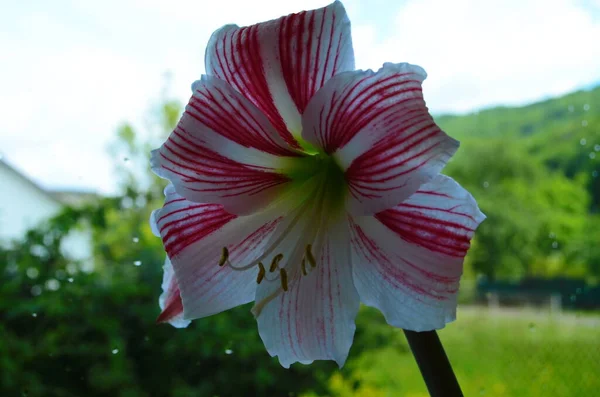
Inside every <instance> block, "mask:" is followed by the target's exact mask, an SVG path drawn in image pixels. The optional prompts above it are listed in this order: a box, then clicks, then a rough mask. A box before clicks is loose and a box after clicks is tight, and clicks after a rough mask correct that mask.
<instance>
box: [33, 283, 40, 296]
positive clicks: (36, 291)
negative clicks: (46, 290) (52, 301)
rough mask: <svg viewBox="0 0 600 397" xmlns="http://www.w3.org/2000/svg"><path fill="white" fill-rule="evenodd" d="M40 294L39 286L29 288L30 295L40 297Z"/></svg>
mask: <svg viewBox="0 0 600 397" xmlns="http://www.w3.org/2000/svg"><path fill="white" fill-rule="evenodd" d="M41 294H42V287H40V286H39V285H34V286H33V287H31V295H33V296H40V295H41Z"/></svg>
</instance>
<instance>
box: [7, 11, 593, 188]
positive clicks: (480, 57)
mask: <svg viewBox="0 0 600 397" xmlns="http://www.w3.org/2000/svg"><path fill="white" fill-rule="evenodd" d="M590 1H591V0H590ZM594 1H597V0H594ZM328 2H329V1H328V0H307V1H304V2H301V3H298V2H287V1H280V0H262V1H261V0H257V1H252V2H249V1H246V0H233V1H231V0H230V1H227V2H204V1H199V0H173V1H163V0H105V1H103V2H83V1H76V0H56V1H53V2H45V1H42V0H38V1H37V2H36V1H35V0H32V1H31V2H15V3H13V5H12V6H11V7H8V8H6V9H5V10H3V14H2V15H0V26H2V29H3V33H4V32H8V33H9V34H3V35H2V36H0V49H1V51H0V64H1V65H2V71H3V73H2V74H0V86H1V87H2V90H0V109H2V114H3V116H4V117H2V118H0V152H2V153H3V154H4V155H6V156H7V158H8V159H9V160H10V161H12V162H14V163H16V164H17V165H18V166H19V167H20V168H22V169H24V170H25V171H26V172H27V173H28V174H30V175H32V176H33V177H35V179H36V180H38V181H41V182H43V183H44V184H45V185H54V186H57V185H60V186H68V185H71V186H83V187H91V188H97V189H100V190H101V191H111V190H113V189H114V183H113V181H112V167H111V165H110V164H111V161H112V160H111V159H109V158H108V155H107V154H106V151H105V147H106V144H107V142H108V141H109V140H110V139H111V137H112V136H113V135H114V130H115V127H116V126H117V125H118V124H119V122H121V121H123V120H130V121H133V122H134V123H135V124H137V125H140V124H141V122H142V119H143V116H144V111H145V109H147V108H148V106H149V105H150V104H151V103H152V102H153V101H155V100H156V99H157V97H158V96H159V93H160V91H161V88H162V84H163V79H162V76H163V74H164V72H165V71H170V72H172V75H173V80H172V87H171V90H170V92H171V93H172V94H173V95H174V96H175V97H176V98H179V99H181V100H182V101H185V100H187V98H188V96H189V93H190V91H189V87H190V83H191V82H192V81H194V80H195V79H197V78H198V77H199V76H200V74H201V73H202V72H203V71H204V68H203V55H204V47H205V45H206V42H207V41H208V38H209V36H210V34H211V33H212V32H213V30H215V29H216V28H218V27H220V26H222V25H224V24H226V23H231V22H235V23H237V24H239V25H247V24H251V23H255V22H259V21H262V20H266V19H269V18H276V17H278V16H280V15H285V14H288V13H290V12H294V11H298V10H299V9H310V8H315V7H319V6H323V5H325V4H327V3H328ZM344 3H345V5H346V8H347V10H348V13H349V15H350V18H351V20H352V23H353V25H352V26H353V33H354V34H353V41H354V45H355V52H356V59H357V66H358V67H361V68H378V67H380V66H381V64H382V63H383V62H386V61H392V62H404V61H408V62H411V63H416V64H420V65H421V66H423V67H425V69H426V70H427V71H428V72H429V76H430V77H429V78H428V80H427V82H426V86H425V87H426V96H427V99H428V103H429V105H430V107H431V108H432V109H433V110H434V111H450V110H456V111H465V110H471V109H474V108H477V107H480V106H486V105H490V104H497V103H522V102H525V101H532V100H536V99H539V98H541V97H544V96H547V95H554V94H561V93H564V92H567V91H570V90H572V89H574V88H576V87H578V86H581V85H583V84H589V83H590V82H593V81H598V80H599V79H600V47H599V46H597V45H596V43H595V41H597V38H598V37H600V19H599V18H598V15H597V14H594V15H593V14H590V13H588V12H586V8H583V7H584V5H585V4H586V3H585V2H584V1H582V2H571V1H568V0H547V1H541V0H530V1H519V0H507V1H499V0H497V1H484V2H481V1H479V2H478V1H469V0H453V1H452V2H447V1H444V0H439V1H434V0H407V1H406V2H404V3H401V4H399V3H397V2H395V1H393V0H389V1H388V0H362V1H361V0H348V1H345V2H344ZM589 7H591V6H589Z"/></svg>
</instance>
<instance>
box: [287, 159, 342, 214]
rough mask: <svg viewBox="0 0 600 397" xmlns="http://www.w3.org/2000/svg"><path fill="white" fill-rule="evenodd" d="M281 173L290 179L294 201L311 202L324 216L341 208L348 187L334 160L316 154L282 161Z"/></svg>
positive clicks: (340, 169)
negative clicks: (318, 207) (321, 208)
mask: <svg viewBox="0 0 600 397" xmlns="http://www.w3.org/2000/svg"><path fill="white" fill-rule="evenodd" d="M281 172H282V173H283V174H284V175H286V176H287V177H288V178H290V180H291V183H292V187H291V190H297V191H298V194H297V199H298V200H301V201H304V200H314V203H315V204H314V205H320V206H322V207H323V209H324V210H325V211H328V212H337V211H339V210H341V209H342V208H343V207H344V200H345V197H346V194H347V192H348V187H347V183H346V178H345V175H344V171H343V170H342V168H341V167H340V166H339V164H338V162H337V161H336V159H335V157H333V156H330V155H328V154H325V153H320V152H319V153H315V154H308V155H306V156H303V157H300V158H294V159H290V160H288V161H286V164H285V165H284V166H283V167H282V170H281Z"/></svg>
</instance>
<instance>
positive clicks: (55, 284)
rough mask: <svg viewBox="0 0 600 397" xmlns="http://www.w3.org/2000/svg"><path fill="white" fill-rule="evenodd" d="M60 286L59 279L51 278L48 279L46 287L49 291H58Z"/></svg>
mask: <svg viewBox="0 0 600 397" xmlns="http://www.w3.org/2000/svg"><path fill="white" fill-rule="evenodd" d="M59 288H60V282H59V281H58V280H57V279H54V278H51V279H50V280H48V281H46V289H47V290H49V291H58V289H59Z"/></svg>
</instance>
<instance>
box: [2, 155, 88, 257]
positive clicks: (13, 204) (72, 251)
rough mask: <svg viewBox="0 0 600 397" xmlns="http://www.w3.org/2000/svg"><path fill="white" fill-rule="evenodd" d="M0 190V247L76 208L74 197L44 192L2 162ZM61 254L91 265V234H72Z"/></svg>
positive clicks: (68, 237)
mask: <svg viewBox="0 0 600 397" xmlns="http://www.w3.org/2000/svg"><path fill="white" fill-rule="evenodd" d="M0 186H1V189H2V191H1V194H0V244H2V245H4V246H9V245H10V244H11V242H12V241H15V240H19V239H21V238H22V237H23V236H24V235H25V233H26V232H27V230H29V229H32V228H35V227H36V226H38V225H39V224H40V223H42V222H44V221H45V220H47V219H48V218H50V217H52V216H54V215H56V214H58V213H59V212H60V210H61V209H62V208H63V207H64V206H65V205H66V204H73V199H74V194H73V193H70V194H68V193H65V192H56V193H53V192H50V191H48V190H45V189H43V188H42V187H40V186H39V185H37V184H36V183H35V182H33V181H32V180H31V179H29V178H28V177H26V176H25V175H23V174H22V173H21V172H19V171H18V170H16V169H15V168H14V167H12V166H10V165H9V164H7V163H6V162H5V161H3V160H1V159H0ZM61 250H62V253H63V255H65V256H66V257H68V258H70V259H74V260H82V261H86V262H89V261H90V260H91V257H92V238H91V232H90V231H86V230H81V231H79V230H78V231H74V232H72V233H70V234H69V235H68V236H67V237H66V238H65V239H64V240H63V244H62V246H61Z"/></svg>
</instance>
